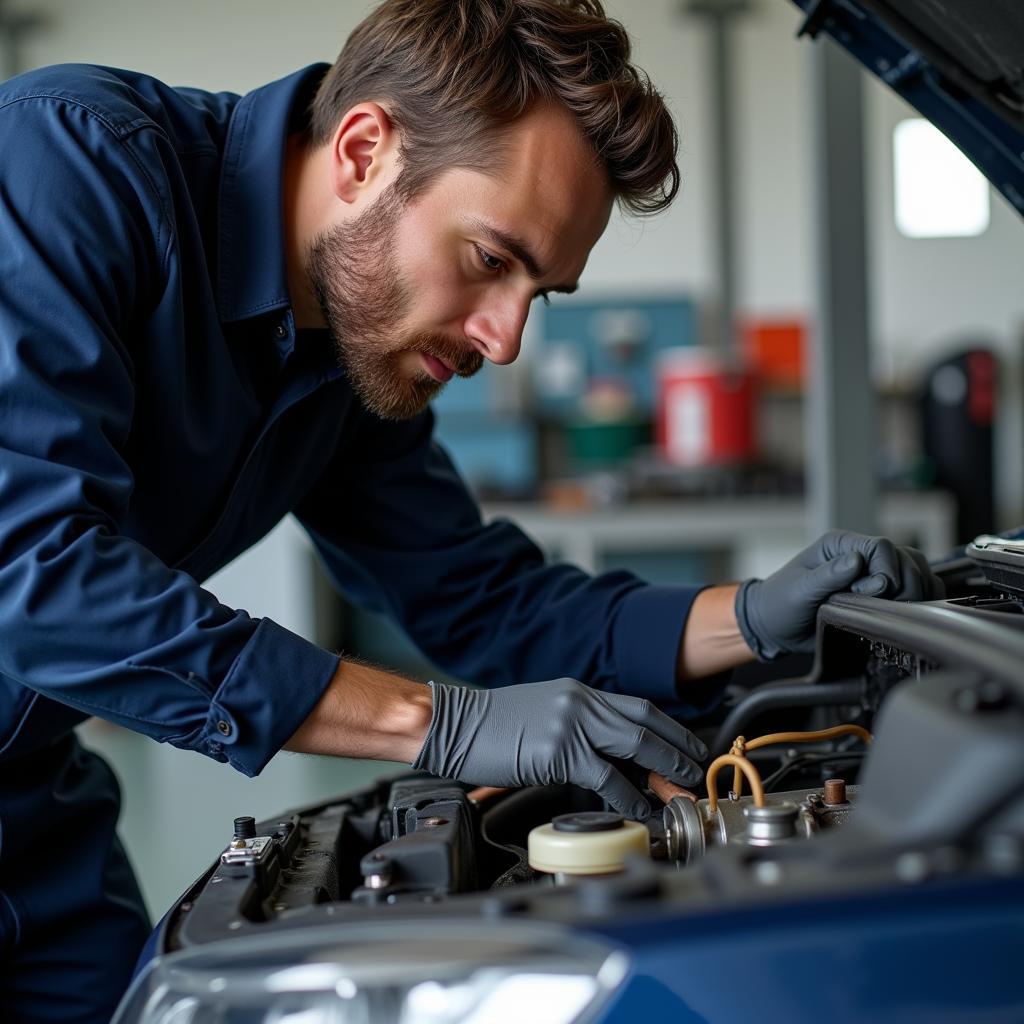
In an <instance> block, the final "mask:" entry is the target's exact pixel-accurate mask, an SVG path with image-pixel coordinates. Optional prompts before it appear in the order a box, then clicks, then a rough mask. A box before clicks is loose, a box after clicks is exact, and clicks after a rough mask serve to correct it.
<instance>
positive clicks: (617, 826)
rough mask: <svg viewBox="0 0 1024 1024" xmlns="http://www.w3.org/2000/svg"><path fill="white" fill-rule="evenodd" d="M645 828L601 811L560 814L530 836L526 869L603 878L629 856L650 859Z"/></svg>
mask: <svg viewBox="0 0 1024 1024" xmlns="http://www.w3.org/2000/svg"><path fill="white" fill-rule="evenodd" d="M650 847H651V837H650V833H649V832H648V831H647V828H646V826H644V825H641V824H640V823H639V822H636V821H626V820H625V819H624V818H622V817H621V815H618V814H608V813H605V812H603V811H584V812H581V813H579V814H562V815H559V817H557V818H555V819H554V821H552V822H550V823H549V824H547V825H539V826H538V827H537V828H535V829H533V830H532V831H531V832H530V836H529V840H528V848H529V859H530V867H531V868H533V869H534V870H535V871H546V872H547V873H548V874H566V875H606V874H611V873H612V872H615V871H622V869H623V868H624V867H625V864H626V857H627V856H629V855H630V854H637V853H639V854H642V855H643V856H645V857H649V856H650Z"/></svg>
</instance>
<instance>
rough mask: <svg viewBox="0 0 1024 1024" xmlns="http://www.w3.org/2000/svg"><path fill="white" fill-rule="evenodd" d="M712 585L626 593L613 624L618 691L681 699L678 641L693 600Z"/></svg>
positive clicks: (670, 700)
mask: <svg viewBox="0 0 1024 1024" xmlns="http://www.w3.org/2000/svg"><path fill="white" fill-rule="evenodd" d="M709 585H710V584H706V583H698V584H693V585H692V586H679V587H665V586H655V585H649V586H645V587H638V588H637V589H636V590H633V591H630V593H629V594H627V595H626V597H625V598H624V599H623V602H622V606H621V608H620V609H619V614H618V616H617V617H616V620H615V625H614V627H613V628H614V634H613V636H614V643H615V651H616V657H615V664H616V667H617V669H618V677H619V686H618V689H620V690H621V691H622V692H623V693H629V694H632V695H634V696H636V697H647V698H649V699H650V700H653V701H657V702H658V703H659V704H678V703H679V691H678V689H677V686H676V680H677V675H678V665H679V645H680V644H681V643H682V639H683V630H684V629H685V628H686V620H687V618H688V617H689V614H690V609H691V608H692V607H693V601H694V598H696V596H697V595H698V594H699V593H700V592H701V591H702V590H706V589H707V588H708V586H709Z"/></svg>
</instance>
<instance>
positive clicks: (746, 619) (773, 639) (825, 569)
mask: <svg viewBox="0 0 1024 1024" xmlns="http://www.w3.org/2000/svg"><path fill="white" fill-rule="evenodd" d="M843 590H849V591H851V592H852V593H854V594H863V595H865V596H868V597H888V598H892V599H893V600H896V601H934V600H938V599H939V598H941V597H943V596H944V595H945V588H944V587H943V585H942V581H941V580H940V579H939V578H938V577H937V576H935V574H934V573H933V572H932V571H931V569H930V568H929V567H928V561H927V559H926V558H925V557H924V555H923V554H922V553H921V552H920V551H918V550H917V549H916V548H908V547H899V546H897V545H896V544H893V542H892V541H891V540H887V539H886V538H885V537H867V536H865V535H864V534H862V533H850V532H849V531H846V530H830V531H829V532H828V533H826V534H824V536H822V537H819V538H818V540H816V541H815V542H814V543H813V544H812V545H811V546H810V547H809V548H806V549H805V550H804V551H801V552H800V554H799V555H797V556H796V557H795V558H794V559H792V560H791V561H789V562H787V563H786V564H785V565H784V566H783V567H782V568H781V569H779V570H778V572H776V573H773V574H772V575H771V576H769V577H768V578H767V579H764V580H759V579H749V580H746V581H745V582H744V583H743V584H742V585H741V586H740V589H739V591H738V592H737V594H736V606H735V607H736V621H737V622H738V623H739V627H740V632H741V633H742V634H743V639H744V640H746V642H747V644H748V645H749V647H750V649H751V650H752V651H753V652H754V653H755V654H756V655H757V657H758V658H759V659H760V660H761V661H771V660H772V658H777V657H778V656H779V655H780V654H786V653H794V652H804V653H807V652H810V651H813V650H814V628H815V622H816V620H817V617H818V606H819V605H821V604H823V603H824V602H825V601H826V600H828V598H829V597H831V596H832V594H837V593H839V592H840V591H843Z"/></svg>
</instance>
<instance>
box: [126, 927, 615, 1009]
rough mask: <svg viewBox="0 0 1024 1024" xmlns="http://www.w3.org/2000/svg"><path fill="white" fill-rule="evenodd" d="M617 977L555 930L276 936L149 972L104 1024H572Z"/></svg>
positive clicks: (593, 947)
mask: <svg viewBox="0 0 1024 1024" xmlns="http://www.w3.org/2000/svg"><path fill="white" fill-rule="evenodd" d="M627 968H628V962H627V959H626V957H625V955H624V954H623V953H621V952H618V951H615V950H613V949H611V948H609V947H607V946H603V945H601V944H600V943H598V942H595V941H593V940H590V939H583V938H580V937H579V936H576V935H573V934H572V933H570V932H568V931H565V930H563V929H561V928H556V927H544V926H534V925H518V924H509V923H507V922H501V923H500V924H496V923H495V924H486V925H485V924H484V923H482V922H481V923H480V924H476V923H466V924H461V923H460V924H454V923H450V922H437V921H434V922H427V921H409V920H403V921H402V922H401V923H399V922H397V921H395V922H391V923H390V924H379V925H366V926H358V925H357V926H354V927H353V926H348V927H346V926H332V927H330V928H324V927H317V928H305V929H303V930H302V931H301V932H295V933H292V934H288V933H287V932H282V931H280V930H278V931H276V932H275V933H274V934H272V935H261V936H248V937H239V938H237V939H234V940H232V941H230V942H220V943H212V944H211V945H209V946H204V947H201V948H198V949H195V950H190V951H186V952H183V953H176V954H172V955H170V956H167V957H163V958H160V959H157V960H155V961H153V962H152V963H151V964H150V965H149V967H148V968H147V969H146V971H144V972H143V973H142V974H141V975H140V976H139V978H138V979H136V982H135V984H134V985H133V986H132V988H131V990H130V991H129V993H128V995H127V996H126V997H125V999H124V1001H123V1002H122V1004H121V1007H120V1008H119V1010H118V1012H117V1014H116V1015H115V1017H114V1021H113V1022H112V1024H505V1022H508V1024H512V1022H513V1021H514V1022H516V1024H518V1022H521V1021H529V1022H530V1024H572V1022H573V1021H577V1020H579V1019H580V1018H581V1017H582V1016H583V1015H584V1014H590V1013H593V1012H596V1010H597V1009H598V1007H600V1006H601V1005H602V1004H603V1003H604V1002H606V1001H607V999H608V998H609V997H610V996H611V994H612V993H613V992H614V991H615V989H616V988H618V986H619V985H620V984H621V983H622V981H623V979H624V978H625V976H626V973H627Z"/></svg>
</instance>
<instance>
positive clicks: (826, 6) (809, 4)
mask: <svg viewBox="0 0 1024 1024" xmlns="http://www.w3.org/2000/svg"><path fill="white" fill-rule="evenodd" d="M794 2H795V3H796V5H797V6H798V7H800V8H801V10H803V11H804V14H805V15H806V17H805V19H804V22H803V25H802V26H801V28H800V33H799V34H800V35H809V36H811V37H812V38H815V37H817V36H818V35H820V34H824V35H827V36H829V37H831V38H832V39H833V40H835V41H836V42H837V43H838V44H839V45H840V46H842V47H843V48H844V49H846V50H848V51H849V52H850V53H851V54H852V55H853V56H854V57H856V58H857V59H858V60H859V61H860V62H861V63H862V64H863V65H864V66H865V67H866V68H868V70H870V71H871V72H873V73H874V74H875V75H877V76H878V77H879V78H881V79H882V81H883V82H885V83H886V84H887V85H889V86H891V87H892V88H893V89H895V90H896V92H898V93H899V94H900V95H901V96H902V97H903V98H904V99H905V100H906V101H907V102H908V103H910V104H911V105H912V106H914V107H916V108H917V110H919V111H920V112H921V114H922V116H924V117H926V118H927V119H928V120H929V121H931V122H932V123H933V124H934V125H935V126H936V127H937V128H939V130H940V131H942V132H943V133H944V134H945V135H947V136H948V137H949V138H950V139H951V140H952V142H953V143H955V144H956V146H957V147H958V148H959V149H960V150H962V151H963V153H964V154H965V155H966V156H967V157H968V158H969V159H970V160H971V161H972V162H973V163H974V164H975V165H976V166H977V167H978V169H979V170H980V171H981V172H982V173H983V174H984V175H985V176H986V177H987V178H988V179H989V181H991V182H992V184H993V185H994V186H995V187H996V188H997V189H999V191H1000V192H1001V193H1002V194H1003V195H1004V196H1005V197H1006V198H1007V199H1008V200H1009V201H1010V203H1011V205H1012V206H1013V207H1014V208H1015V209H1016V210H1017V212H1018V213H1020V214H1021V215H1022V216H1024V0H794Z"/></svg>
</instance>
